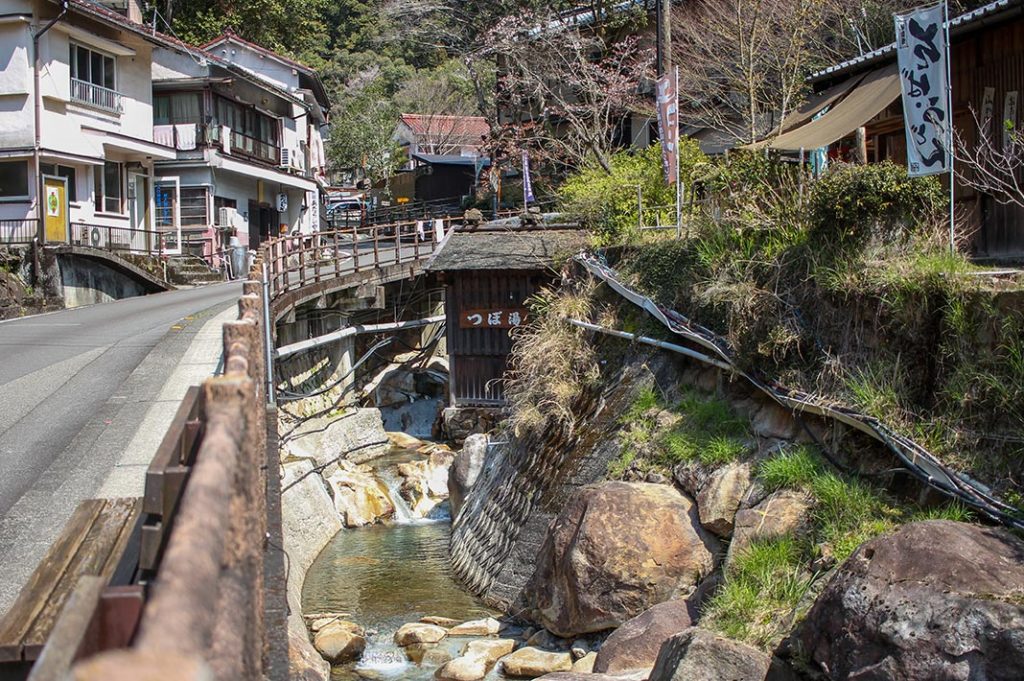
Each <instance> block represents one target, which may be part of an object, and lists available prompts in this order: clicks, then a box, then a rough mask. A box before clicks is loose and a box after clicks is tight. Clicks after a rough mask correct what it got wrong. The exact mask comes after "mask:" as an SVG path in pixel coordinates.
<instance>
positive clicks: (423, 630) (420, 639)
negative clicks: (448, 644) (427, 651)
mask: <svg viewBox="0 0 1024 681" xmlns="http://www.w3.org/2000/svg"><path fill="white" fill-rule="evenodd" d="M447 635H448V630H447V629H444V628H442V627H439V626H437V625H435V624H424V623H422V622H410V623H409V624H403V625H402V626H401V627H399V629H398V631H396V632H395V643H397V644H398V645H400V646H403V647H404V646H409V645H413V644H414V643H437V642H438V641H440V640H441V639H443V638H444V637H445V636H447Z"/></svg>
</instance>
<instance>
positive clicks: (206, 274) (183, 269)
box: [167, 256, 224, 286]
mask: <svg viewBox="0 0 1024 681" xmlns="http://www.w3.org/2000/svg"><path fill="white" fill-rule="evenodd" d="M167 279H168V281H170V282H171V283H172V284H175V285H178V286H181V285H186V286H202V285H204V284H217V283H220V282H222V281H224V275H223V274H221V273H220V272H219V271H217V270H215V269H213V268H212V267H210V266H209V265H207V264H206V263H205V262H204V261H202V260H200V259H199V258H196V257H191V256H172V257H171V258H170V259H169V260H168V261H167Z"/></svg>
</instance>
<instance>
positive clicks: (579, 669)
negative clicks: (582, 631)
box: [572, 651, 597, 674]
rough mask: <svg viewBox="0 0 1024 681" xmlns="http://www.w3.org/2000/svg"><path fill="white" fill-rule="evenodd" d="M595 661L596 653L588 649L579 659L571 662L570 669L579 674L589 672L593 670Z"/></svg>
mask: <svg viewBox="0 0 1024 681" xmlns="http://www.w3.org/2000/svg"><path fill="white" fill-rule="evenodd" d="M596 662H597V653H596V652H594V651H590V652H589V653H587V654H586V655H584V656H583V657H581V658H580V659H578V660H576V661H575V662H573V663H572V671H574V672H576V673H579V674H590V673H591V672H593V671H594V664H595V663H596Z"/></svg>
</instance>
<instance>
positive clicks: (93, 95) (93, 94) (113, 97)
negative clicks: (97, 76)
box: [71, 78, 123, 114]
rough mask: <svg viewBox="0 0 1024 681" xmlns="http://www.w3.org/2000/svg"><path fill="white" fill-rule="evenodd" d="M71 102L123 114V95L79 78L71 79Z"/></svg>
mask: <svg viewBox="0 0 1024 681" xmlns="http://www.w3.org/2000/svg"><path fill="white" fill-rule="evenodd" d="M71 100H72V101H75V102H79V103H81V104H86V105H88V106H91V107H95V108H97V109H103V110H104V111H110V112H111V113H117V114H119V113H121V112H122V110H123V109H122V106H121V93H120V92H118V91H117V90H111V89H110V88H106V87H103V86H102V85H96V84H94V83H90V82H88V81H85V80H79V79H78V78H72V79H71Z"/></svg>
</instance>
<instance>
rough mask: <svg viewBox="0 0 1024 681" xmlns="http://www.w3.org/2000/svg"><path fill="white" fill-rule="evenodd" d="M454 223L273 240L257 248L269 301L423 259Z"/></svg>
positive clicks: (399, 224)
mask: <svg viewBox="0 0 1024 681" xmlns="http://www.w3.org/2000/svg"><path fill="white" fill-rule="evenodd" d="M457 221H461V218H452V217H451V216H444V217H440V218H434V219H428V220H409V221H405V222H394V223H390V224H387V225H366V226H360V225H353V226H352V227H349V228H345V229H338V230H332V231H329V232H314V233H312V234H296V235H289V236H284V237H279V238H277V239H272V240H270V241H268V242H266V243H265V244H263V246H262V249H263V260H264V262H265V263H267V267H268V270H269V271H268V279H269V284H270V297H271V300H273V299H274V298H276V297H277V296H279V295H281V294H283V293H287V292H288V291H292V290H295V289H298V288H302V287H304V286H308V285H310V284H316V283H320V282H321V281H323V280H325V279H330V278H333V277H336V276H339V275H344V274H349V273H354V272H362V271H364V270H372V269H377V268H380V267H386V266H389V265H400V264H402V263H407V262H413V261H417V260H422V259H424V258H427V257H429V256H430V255H431V254H433V253H434V251H435V250H436V248H437V244H438V243H439V242H440V240H441V239H443V238H444V236H445V235H446V234H448V232H449V231H451V229H452V227H453V225H454V224H455V223H456V222H457Z"/></svg>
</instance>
